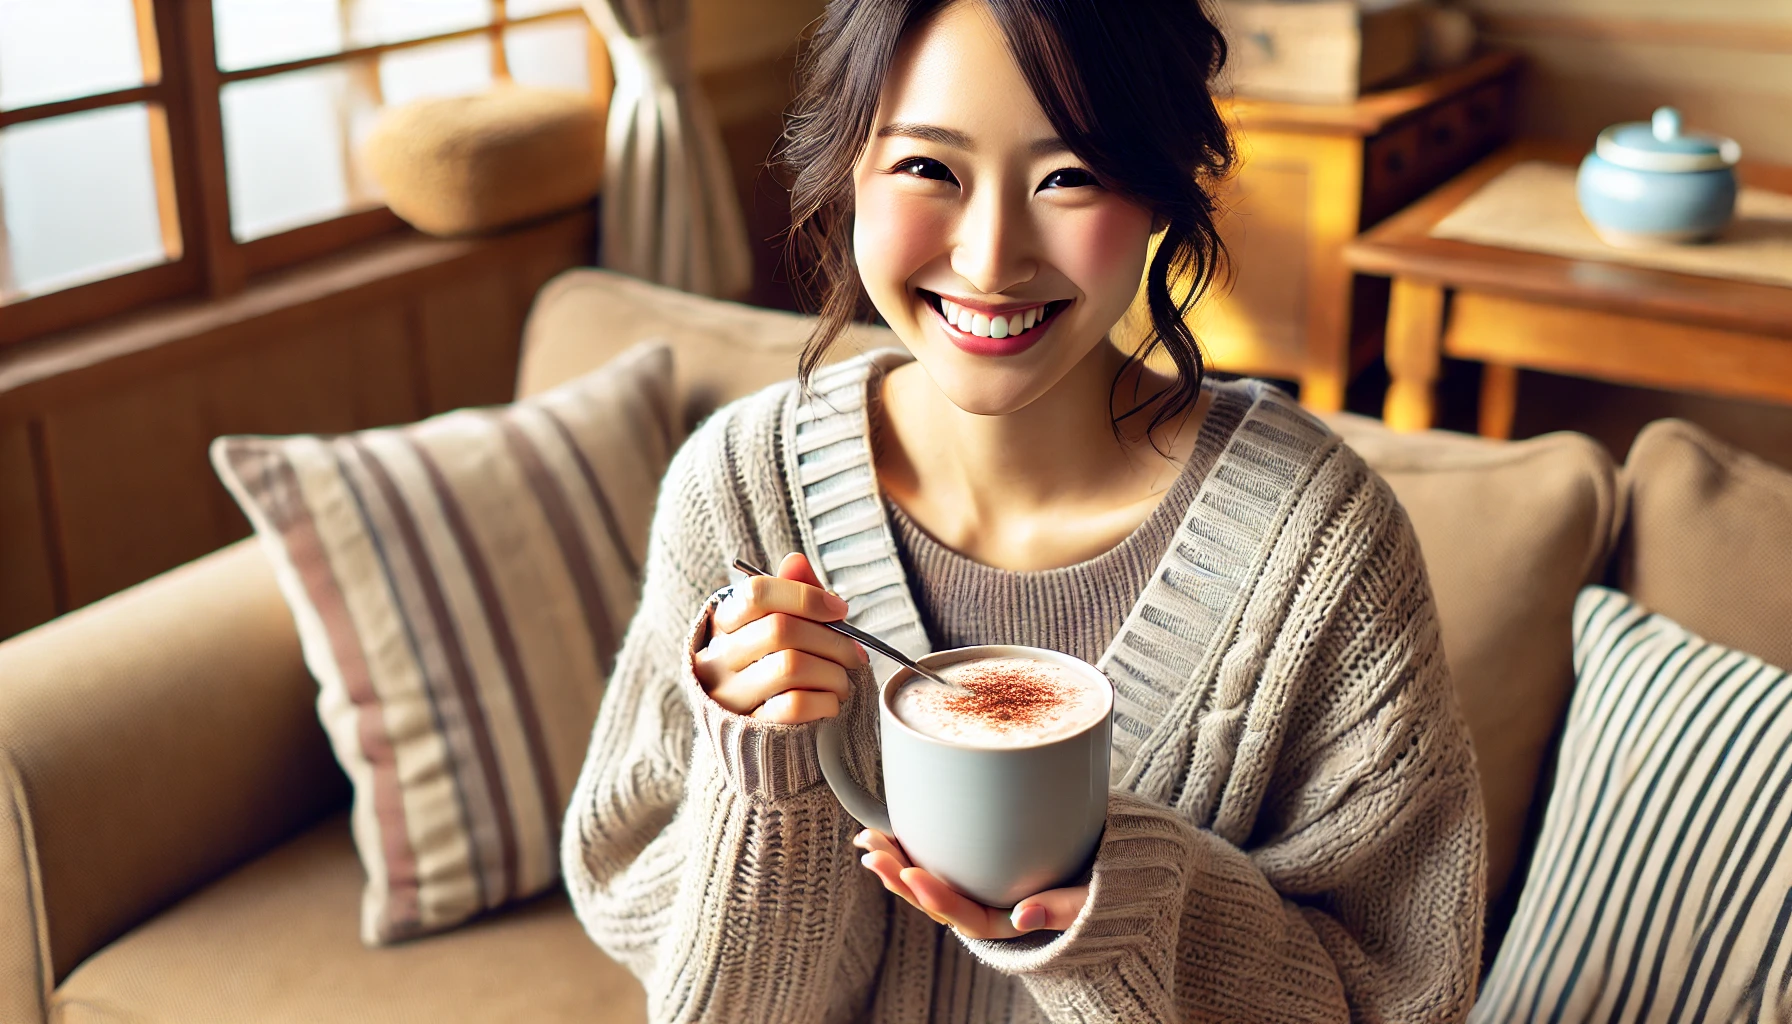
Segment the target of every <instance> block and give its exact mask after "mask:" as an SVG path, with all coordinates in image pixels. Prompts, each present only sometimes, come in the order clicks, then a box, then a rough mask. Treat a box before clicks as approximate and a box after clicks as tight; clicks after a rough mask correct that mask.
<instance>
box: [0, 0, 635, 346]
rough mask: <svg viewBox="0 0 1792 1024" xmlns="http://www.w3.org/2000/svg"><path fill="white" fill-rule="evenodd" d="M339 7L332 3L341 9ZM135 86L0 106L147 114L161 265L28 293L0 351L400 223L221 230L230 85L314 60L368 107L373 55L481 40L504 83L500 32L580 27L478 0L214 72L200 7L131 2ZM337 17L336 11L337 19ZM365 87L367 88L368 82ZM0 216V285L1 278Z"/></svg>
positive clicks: (2, 316) (209, 24)
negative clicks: (422, 26)
mask: <svg viewBox="0 0 1792 1024" xmlns="http://www.w3.org/2000/svg"><path fill="white" fill-rule="evenodd" d="M349 2H350V0H339V4H340V6H341V9H343V10H344V11H345V12H346V9H347V4H348V3H349ZM132 3H133V7H134V8H135V14H136V22H137V44H138V50H139V53H140V56H141V59H142V63H143V82H144V84H142V85H138V86H133V87H130V88H126V89H117V90H113V91H111V92H105V93H99V94H96V95H92V96H81V97H76V98H73V99H65V100H56V101H53V102H49V103H39V104H33V105H30V106H25V107H20V108H17V109H14V110H0V128H9V127H11V126H13V125H15V124H23V123H26V122H29V121H41V120H45V119H48V118H52V117H60V116H62V115H65V114H76V113H81V112H84V111H89V110H99V109H102V108H106V107H116V106H122V105H125V104H132V103H142V104H144V106H145V108H146V109H147V111H148V113H149V145H150V158H151V161H152V166H153V168H154V175H155V194H156V207H157V214H158V216H159V222H160V224H161V233H162V248H163V252H164V255H165V257H166V259H165V262H162V263H158V264H156V265H154V266H150V267H146V268H143V269H141V270H134V271H130V272H127V273H123V274H119V275H116V276H113V277H108V278H104V279H102V280H98V281H93V282H90V283H87V284H79V285H74V286H72V287H68V288H63V289H61V290H57V291H51V292H47V293H44V294H40V295H31V296H28V297H23V298H15V299H13V300H12V301H10V302H6V301H4V300H0V349H3V348H5V347H6V346H8V345H13V344H16V343H18V342H21V341H25V340H27V339H30V338H35V337H39V336H41V335H44V334H49V333H52V332H55V331H61V330H67V329H70V328H75V327H80V326H84V325H87V324H90V323H93V322H95V321H98V320H101V319H104V318H106V317H110V316H116V315H118V314H121V313H125V312H128V311H130V310H133V309H136V308H138V307H140V306H144V305H147V304H149V303H152V302H157V301H161V300H166V299H176V298H202V299H203V298H223V297H227V296H230V295H233V294H236V293H237V292H240V291H242V289H243V287H244V285H245V284H246V283H247V281H248V279H249V278H250V277H252V276H254V275H257V274H261V273H265V272H267V271H271V270H277V269H280V268H283V267H290V266H292V265H294V264H298V263H302V262H304V261H306V260H310V259H315V258H317V257H320V256H324V255H327V254H329V253H331V252H334V251H336V250H338V249H342V248H345V247H347V246H349V245H352V244H354V243H356V242H360V241H365V240H367V239H370V238H374V237H376V236H378V235H382V234H385V233H387V232H391V231H395V230H398V229H400V228H402V227H403V223H402V222H401V221H400V220H399V219H398V217H397V216H395V215H394V214H393V213H392V212H391V211H390V210H388V209H386V208H385V207H384V206H381V207H379V208H377V209H369V210H361V211H357V212H351V213H347V214H343V215H341V216H337V217H333V218H331V219H329V220H324V221H320V222H318V223H314V224H307V225H305V226H302V227H298V228H293V229H290V230H287V231H281V232H279V233H277V234H272V235H268V236H265V237H262V238H255V239H252V240H250V241H246V242H245V241H238V240H237V239H236V238H235V236H234V235H233V234H232V232H231V224H230V194H229V191H228V184H227V178H226V168H225V159H224V127H223V113H222V106H221V100H220V97H221V95H222V93H223V89H224V86H226V85H228V84H229V83H231V82H240V81H246V80H249V79H254V78H265V77H268V76H271V75H278V74H283V73H285V72H290V71H301V70H304V69H306V68H312V67H318V66H321V65H325V64H348V65H349V67H351V68H358V69H363V74H364V75H365V78H363V80H362V82H361V84H362V86H363V87H364V88H365V89H366V90H367V92H368V94H369V95H371V96H372V97H373V98H374V99H375V101H376V102H377V101H378V100H379V99H380V95H379V76H378V73H377V70H374V69H375V68H376V64H375V61H377V59H378V57H379V56H380V55H381V54H384V53H388V52H392V51H396V50H405V49H412V48H415V47H419V46H428V45H431V44H435V43H441V42H446V41H450V40H455V39H464V38H469V37H474V36H480V35H485V36H489V37H491V40H492V47H491V51H492V78H493V80H494V81H495V82H500V83H501V82H507V81H510V67H509V63H508V61H507V58H506V56H505V51H504V30H505V29H506V28H509V27H513V26H517V25H528V24H533V23H538V22H544V21H553V20H566V19H570V18H579V19H581V20H582V19H583V18H584V17H585V15H584V13H583V11H582V10H581V9H579V8H576V7H575V8H572V9H570V10H561V11H550V12H546V13H541V14H533V15H529V16H527V17H521V18H514V19H513V18H510V17H508V15H507V12H506V9H505V8H506V6H507V4H506V0H490V4H491V18H490V22H489V23H488V24H485V25H479V26H476V27H472V28H466V29H460V30H456V31H451V32H441V33H437V34H434V35H427V36H422V37H419V38H416V39H406V40H402V41H398V42H389V43H378V44H374V45H368V46H358V47H351V48H346V49H343V50H340V51H338V52H336V53H331V54H325V55H320V56H315V57H305V58H301V59H298V60H290V61H282V62H279V63H276V64H268V65H263V66H258V67H251V68H243V69H240V70H234V71H222V70H220V69H219V67H218V61H217V56H216V53H217V50H216V45H215V39H214V35H213V11H212V4H211V0H162V2H160V3H158V2H156V0H132ZM345 16H346V14H345ZM586 40H587V47H586V52H587V55H588V56H587V67H588V69H589V77H590V81H591V83H592V86H593V87H594V88H596V87H598V86H599V85H601V84H606V80H607V76H608V69H609V54H608V51H607V50H605V48H604V45H603V38H602V37H601V36H600V35H598V34H597V32H596V31H595V30H594V29H589V28H588V30H587V34H586ZM369 79H370V80H369ZM5 242H6V227H5V222H4V217H3V216H0V285H3V284H5V283H7V281H8V278H9V276H10V268H9V265H8V264H9V259H8V256H7V252H6V247H5Z"/></svg>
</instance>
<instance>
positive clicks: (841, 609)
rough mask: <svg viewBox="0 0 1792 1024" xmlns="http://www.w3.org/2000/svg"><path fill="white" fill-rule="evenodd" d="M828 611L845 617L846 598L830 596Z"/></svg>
mask: <svg viewBox="0 0 1792 1024" xmlns="http://www.w3.org/2000/svg"><path fill="white" fill-rule="evenodd" d="M828 611H831V612H833V613H834V614H835V615H845V614H846V598H844V597H841V596H840V595H839V594H828Z"/></svg>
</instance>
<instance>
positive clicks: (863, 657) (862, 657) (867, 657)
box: [852, 640, 871, 665]
mask: <svg viewBox="0 0 1792 1024" xmlns="http://www.w3.org/2000/svg"><path fill="white" fill-rule="evenodd" d="M852 645H853V646H854V647H857V648H858V649H859V662H860V663H861V664H865V665H869V664H871V652H870V651H867V650H865V645H864V644H862V643H859V642H858V641H857V640H854V641H853V642H852Z"/></svg>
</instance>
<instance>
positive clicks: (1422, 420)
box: [1381, 277, 1444, 433]
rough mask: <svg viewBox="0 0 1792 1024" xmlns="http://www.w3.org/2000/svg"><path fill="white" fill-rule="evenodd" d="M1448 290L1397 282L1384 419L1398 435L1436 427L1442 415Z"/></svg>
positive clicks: (1392, 297) (1392, 303)
mask: <svg viewBox="0 0 1792 1024" xmlns="http://www.w3.org/2000/svg"><path fill="white" fill-rule="evenodd" d="M1443 328H1444V289H1443V286H1442V285H1440V284H1432V283H1431V282H1428V281H1415V280H1413V279H1411V278H1406V277H1396V278H1394V286H1393V292H1392V294H1391V295H1390V296H1389V298H1388V334H1387V352H1386V355H1385V358H1386V359H1387V364H1388V376H1389V378H1391V380H1390V383H1389V384H1388V396H1387V400H1386V401H1385V402H1384V403H1383V405H1382V409H1381V418H1382V419H1383V420H1384V421H1386V423H1387V425H1388V426H1390V427H1392V428H1393V429H1395V430H1400V431H1406V432H1409V433H1410V432H1413V431H1419V430H1425V429H1427V428H1429V427H1430V426H1431V424H1432V423H1433V422H1434V421H1435V419H1436V416H1437V395H1436V393H1435V389H1436V386H1437V371H1438V366H1439V364H1440V363H1441V362H1442V359H1443V352H1442V343H1443Z"/></svg>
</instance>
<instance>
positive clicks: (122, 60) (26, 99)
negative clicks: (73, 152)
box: [0, 0, 143, 110]
mask: <svg viewBox="0 0 1792 1024" xmlns="http://www.w3.org/2000/svg"><path fill="white" fill-rule="evenodd" d="M142 84H143V59H142V56H141V54H140V53H139V51H138V49H137V16H136V13H135V11H134V9H133V8H132V5H131V0H0V109H5V110H13V109H16V108H18V107H28V106H32V105H34V104H38V103H49V102H52V101H54V100H66V99H70V98H72V97H76V96H92V95H95V94H96V93H102V92H111V91H112V90H114V89H129V88H132V87H133V86H138V85H142Z"/></svg>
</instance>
